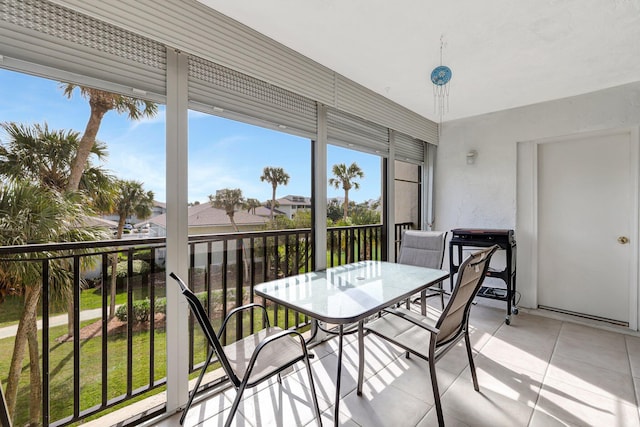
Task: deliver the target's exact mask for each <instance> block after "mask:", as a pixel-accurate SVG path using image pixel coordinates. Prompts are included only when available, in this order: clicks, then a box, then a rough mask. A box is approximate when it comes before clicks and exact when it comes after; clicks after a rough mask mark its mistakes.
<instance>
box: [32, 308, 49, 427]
mask: <svg viewBox="0 0 640 427" xmlns="http://www.w3.org/2000/svg"><path fill="white" fill-rule="evenodd" d="M29 323H30V324H31V325H30V327H29V332H28V333H27V339H28V341H29V371H30V380H31V394H30V399H29V424H30V425H31V426H34V427H35V426H39V425H40V413H41V410H42V376H41V374H40V351H39V350H38V326H37V324H36V317H35V316H34V317H32V318H31V321H30V322H29ZM47 332H48V331H43V333H47ZM44 351H46V350H44Z"/></svg>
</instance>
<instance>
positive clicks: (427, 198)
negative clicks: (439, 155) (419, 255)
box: [419, 142, 438, 230]
mask: <svg viewBox="0 0 640 427" xmlns="http://www.w3.org/2000/svg"><path fill="white" fill-rule="evenodd" d="M424 144H425V147H424V167H423V168H422V176H421V177H420V179H421V180H422V185H421V188H422V200H423V203H422V218H419V220H420V221H422V224H420V229H421V230H433V229H436V228H437V227H436V225H435V216H434V215H435V210H434V205H433V201H434V197H433V192H434V187H433V177H434V176H435V173H434V172H435V167H436V150H437V148H438V147H437V146H435V145H433V144H428V143H426V142H425V143H424Z"/></svg>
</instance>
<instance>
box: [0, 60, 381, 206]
mask: <svg viewBox="0 0 640 427" xmlns="http://www.w3.org/2000/svg"><path fill="white" fill-rule="evenodd" d="M88 118H89V104H88V102H87V101H86V100H85V99H83V98H82V97H81V96H80V94H79V93H78V92H75V93H74V96H73V97H72V98H71V99H67V98H66V97H65V96H64V95H63V92H62V89H61V88H60V85H59V82H56V81H53V80H47V79H43V78H39V77H33V76H29V75H26V74H21V73H16V72H12V71H7V70H2V69H0V122H8V121H15V122H19V123H22V124H35V123H40V124H43V123H44V122H46V123H47V124H48V125H49V128H50V129H65V130H67V129H73V130H76V131H78V132H81V133H82V132H83V131H84V128H85V126H86V123H87V119H88ZM98 140H100V141H102V142H104V143H106V144H107V147H108V152H109V156H108V158H107V159H106V161H105V162H104V164H103V166H104V167H105V168H106V169H108V170H110V171H111V172H112V173H113V174H114V175H116V176H117V177H119V178H122V179H135V180H138V181H142V182H143V183H144V186H145V189H147V190H152V191H153V192H154V193H155V196H156V200H159V201H166V196H165V192H166V184H165V170H166V168H165V163H166V162H165V159H166V155H165V108H164V106H160V108H159V114H158V115H157V116H156V117H154V118H150V119H144V120H141V121H138V122H134V121H130V120H128V119H127V117H126V115H119V114H117V113H115V112H113V111H111V112H109V113H107V114H106V115H105V117H104V119H103V120H102V125H101V127H100V131H99V133H98ZM0 141H1V142H2V143H5V142H6V141H7V137H6V135H5V134H4V133H2V132H1V131H0ZM327 159H328V161H327V163H328V167H329V170H330V169H331V166H332V165H334V164H336V163H345V164H347V165H349V164H351V163H352V162H356V163H357V164H358V165H359V166H360V168H361V169H362V170H363V171H364V173H365V176H364V178H363V179H361V180H360V181H359V182H360V189H359V190H352V191H350V192H349V198H350V199H351V200H353V201H356V202H361V201H365V200H369V199H377V198H379V197H380V194H381V185H380V179H381V178H380V174H381V171H380V158H379V157H377V156H373V155H370V154H365V153H360V152H357V151H353V150H347V149H343V148H340V147H335V146H329V149H328V152H327ZM265 166H274V167H282V168H284V170H285V171H286V172H287V173H288V174H289V175H290V177H291V178H290V180H289V184H288V185H287V186H279V187H278V190H277V197H283V196H285V195H287V194H294V195H300V196H310V195H311V143H310V141H309V140H308V139H304V138H300V137H297V136H293V135H289V134H286V133H281V132H276V131H272V130H268V129H263V128H260V127H257V126H252V125H247V124H244V123H240V122H234V121H231V120H227V119H223V118H220V117H216V116H212V115H208V114H203V113H199V112H196V111H190V112H189V196H188V197H189V201H191V202H193V201H196V200H198V201H200V202H205V201H208V195H209V194H215V192H216V190H220V189H223V188H240V189H241V190H242V192H243V195H244V196H245V197H247V198H256V199H259V200H261V201H265V200H268V199H270V198H271V185H270V184H269V183H267V182H262V181H260V176H261V175H262V170H263V168H264V167H265ZM328 176H329V177H330V176H331V173H330V171H329V173H328ZM328 196H329V197H342V196H344V192H343V190H341V189H339V190H336V189H333V188H329V190H328Z"/></svg>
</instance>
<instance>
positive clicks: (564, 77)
mask: <svg viewBox="0 0 640 427" xmlns="http://www.w3.org/2000/svg"><path fill="white" fill-rule="evenodd" d="M199 1H201V2H202V3H203V4H206V5H208V6H210V7H212V8H213V9H216V10H218V11H219V12H221V13H223V14H225V15H227V16H229V17H231V18H233V19H235V20H237V21H239V22H241V23H243V24H245V25H247V26H249V27H251V28H254V29H255V30H257V31H259V32H261V33H263V34H265V35H267V36H269V37H271V38H272V39H274V40H277V41H278V42H280V43H282V44H284V45H286V46H288V47H290V48H292V49H294V50H296V51H298V52H300V53H302V54H303V55H305V56H307V57H309V58H311V59H313V60H315V61H316V62H319V63H320V64H322V65H324V66H326V67H328V68H331V69H333V70H334V71H336V72H338V73H340V74H342V75H344V76H346V77H348V78H350V79H352V80H354V81H356V82H358V83H360V84H362V85H363V86H366V87H368V88H369V89H371V90H374V91H375V92H378V93H380V94H381V95H384V96H386V97H388V98H390V99H392V100H393V101H395V102H397V103H399V104H401V105H403V106H405V107H407V108H409V109H411V110H413V111H415V112H417V113H419V114H421V115H423V116H425V117H427V118H430V119H432V120H435V121H439V120H440V117H439V115H438V114H437V113H436V112H435V109H434V97H433V85H432V83H431V81H430V74H431V70H432V69H433V68H434V67H436V66H438V65H440V39H441V37H442V39H443V40H444V43H445V47H444V49H443V64H444V65H447V66H449V67H450V68H451V70H452V71H453V77H452V79H451V83H450V84H451V86H450V96H449V111H448V112H445V114H444V116H443V117H442V121H447V120H453V119H457V118H462V117H468V116H474V115H478V114H483V113H488V112H492V111H499V110H504V109H508V108H513V107H519V106H523V105H529V104H534V103H538V102H542V101H547V100H551V99H557V98H564V97H567V96H573V95H578V94H582V93H588V92H592V91H595V90H599V89H604V88H608V87H613V86H618V85H621V84H625V83H630V82H635V81H640V0H481V1H478V0H444V1H434V0H395V1H392V0H199Z"/></svg>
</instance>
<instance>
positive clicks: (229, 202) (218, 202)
mask: <svg viewBox="0 0 640 427" xmlns="http://www.w3.org/2000/svg"><path fill="white" fill-rule="evenodd" d="M209 203H211V206H213V207H214V208H216V209H224V211H225V212H226V214H227V216H228V217H229V221H231V225H232V226H233V229H234V231H235V232H236V233H237V232H238V231H240V230H238V226H237V225H236V221H235V214H236V210H238V209H239V208H241V207H243V206H245V205H246V201H245V199H244V197H243V196H242V190H241V189H239V188H234V189H231V188H225V189H222V190H218V191H216V195H215V196H214V195H212V194H210V195H209ZM239 244H240V245H241V246H242V258H243V264H244V271H245V274H246V275H247V276H248V275H249V264H248V262H247V261H246V259H247V254H246V251H245V248H244V245H243V244H242V239H240V241H239Z"/></svg>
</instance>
